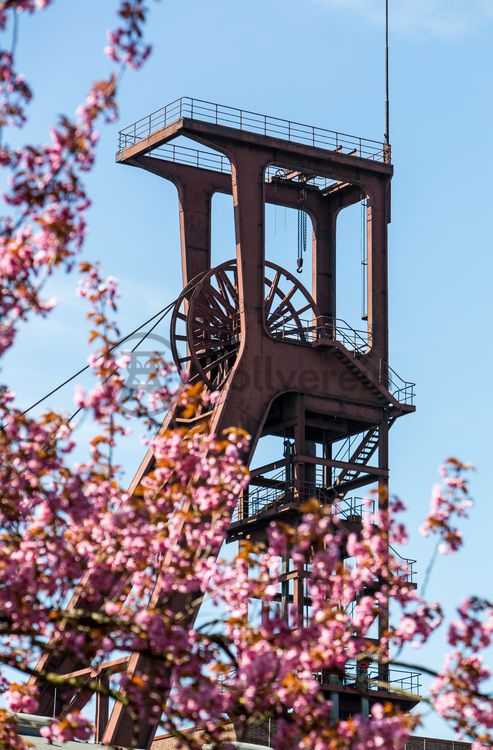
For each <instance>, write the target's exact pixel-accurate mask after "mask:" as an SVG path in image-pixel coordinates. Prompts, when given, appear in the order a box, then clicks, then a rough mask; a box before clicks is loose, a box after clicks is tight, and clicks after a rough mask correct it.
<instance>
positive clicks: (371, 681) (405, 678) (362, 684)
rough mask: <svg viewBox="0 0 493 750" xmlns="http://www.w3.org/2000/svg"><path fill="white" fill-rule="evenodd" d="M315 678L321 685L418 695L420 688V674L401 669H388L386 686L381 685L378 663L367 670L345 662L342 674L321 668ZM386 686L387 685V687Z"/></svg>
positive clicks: (356, 663) (356, 664)
mask: <svg viewBox="0 0 493 750" xmlns="http://www.w3.org/2000/svg"><path fill="white" fill-rule="evenodd" d="M314 676H315V678H316V679H317V681H318V682H319V683H320V684H321V685H327V686H330V685H334V686H336V685H343V686H344V687H359V688H362V689H368V690H380V691H385V690H387V691H388V692H390V693H392V692H397V693H411V694H412V695H419V694H420V690H421V674H420V673H419V672H410V671H407V670H403V669H393V668H390V669H389V676H388V681H387V682H386V687H384V686H383V685H382V681H380V678H379V674H378V665H376V664H374V665H370V667H369V669H368V671H363V670H361V668H360V667H359V665H358V662H347V663H346V666H345V669H344V674H343V675H338V674H333V673H330V672H328V671H327V672H326V671H324V670H321V671H320V672H316V673H315V675H314ZM387 686H388V687H387Z"/></svg>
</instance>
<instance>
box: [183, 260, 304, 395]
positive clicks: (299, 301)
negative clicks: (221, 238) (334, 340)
mask: <svg viewBox="0 0 493 750" xmlns="http://www.w3.org/2000/svg"><path fill="white" fill-rule="evenodd" d="M264 285H265V294H264V319H265V323H266V327H267V330H268V331H269V333H270V334H271V335H272V336H274V337H276V338H288V339H291V340H293V339H294V340H296V341H302V342H306V341H309V337H310V333H309V329H310V328H311V326H312V325H313V322H314V320H315V319H316V318H317V315H318V312H317V308H316V305H315V302H314V301H313V299H312V297H311V296H310V294H309V293H308V292H307V290H306V289H305V288H304V287H303V286H302V284H301V283H300V282H299V281H298V279H297V278H296V277H295V276H293V275H292V274H290V273H289V272H288V271H285V270H284V269H283V268H281V267H280V266H277V265H276V264H275V263H271V262H270V261H267V262H266V264H265V275H264ZM171 344H172V350H173V356H174V359H175V363H176V365H177V367H178V368H179V369H180V370H184V369H187V371H188V377H189V379H190V380H191V381H194V380H195V379H197V377H199V378H200V379H202V380H203V381H204V382H205V383H206V384H207V385H208V386H209V387H210V388H212V389H214V390H217V389H218V388H220V387H221V386H222V385H223V383H224V382H225V380H226V378H227V377H228V374H229V373H230V372H231V369H232V367H233V365H234V363H235V361H236V358H237V356H238V349H239V345H240V311H239V294H238V271H237V266H236V261H235V260H231V261H227V262H226V263H223V264H221V265H220V266H217V268H213V269H211V270H210V271H208V272H207V273H205V274H203V276H202V277H201V278H200V279H194V280H193V281H192V282H191V283H190V284H189V285H188V286H187V287H186V288H185V289H184V290H183V292H182V294H181V295H180V298H179V299H178V300H177V303H176V305H175V310H174V313H173V317H172V322H171ZM185 347H186V349H185Z"/></svg>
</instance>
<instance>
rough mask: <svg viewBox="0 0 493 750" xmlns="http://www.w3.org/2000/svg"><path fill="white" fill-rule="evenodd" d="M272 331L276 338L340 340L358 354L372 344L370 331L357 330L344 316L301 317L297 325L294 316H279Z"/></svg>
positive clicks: (364, 351) (362, 352)
mask: <svg viewBox="0 0 493 750" xmlns="http://www.w3.org/2000/svg"><path fill="white" fill-rule="evenodd" d="M270 333H271V334H272V335H273V336H274V337H275V338H282V339H288V340H290V341H302V342H306V341H310V342H312V341H320V340H321V339H330V340H332V341H339V342H340V343H341V344H342V345H343V346H344V347H345V348H346V349H348V350H349V351H351V352H354V353H357V354H366V352H367V351H368V350H369V348H370V346H371V333H370V332H369V331H357V330H355V329H354V328H351V326H350V325H349V323H347V322H346V321H345V320H343V319H342V318H327V317H320V318H317V320H315V321H314V320H303V319H300V320H299V323H298V324H297V325H295V324H293V322H292V318H291V319H287V318H286V320H283V318H279V319H278V320H277V321H276V323H275V327H272V328H271V329H270Z"/></svg>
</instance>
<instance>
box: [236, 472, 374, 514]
mask: <svg viewBox="0 0 493 750" xmlns="http://www.w3.org/2000/svg"><path fill="white" fill-rule="evenodd" d="M270 479H274V478H273V477H271V478H270ZM275 479H276V480H277V481H278V482H279V485H280V486H279V487H258V488H257V489H255V490H253V491H252V490H251V489H249V490H248V492H247V493H246V494H245V495H243V496H242V497H241V498H240V500H239V502H238V504H237V506H236V508H235V510H234V512H233V516H232V519H231V521H232V523H235V522H236V521H240V520H244V519H246V518H251V517H253V516H256V515H258V514H260V513H262V512H263V511H264V510H275V509H276V507H282V506H284V505H286V504H288V503H297V504H298V503H299V504H302V503H304V502H306V501H307V500H310V499H312V498H316V499H317V500H320V501H321V502H322V503H324V504H330V509H331V511H332V513H333V514H334V515H336V516H339V517H341V518H344V519H345V520H348V519H350V518H356V517H361V516H362V515H363V514H365V513H370V514H371V513H374V512H375V503H374V502H373V500H372V501H370V502H366V501H365V500H364V499H363V498H361V497H341V498H337V499H335V500H332V499H330V500H329V498H328V495H327V492H326V491H325V490H324V488H323V487H321V486H318V485H315V486H314V485H313V484H312V483H311V482H300V481H298V482H285V481H283V478H281V477H280V476H279V475H276V477H275Z"/></svg>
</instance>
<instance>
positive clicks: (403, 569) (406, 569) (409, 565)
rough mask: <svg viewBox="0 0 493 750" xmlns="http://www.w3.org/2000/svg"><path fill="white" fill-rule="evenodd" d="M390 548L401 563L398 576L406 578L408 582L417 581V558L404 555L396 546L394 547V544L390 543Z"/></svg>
mask: <svg viewBox="0 0 493 750" xmlns="http://www.w3.org/2000/svg"><path fill="white" fill-rule="evenodd" d="M389 548H390V550H391V552H392V555H393V556H394V558H395V559H396V560H397V562H398V564H399V570H398V574H397V577H398V578H399V579H403V580H405V581H406V582H407V583H415V577H416V573H417V571H416V568H415V565H416V560H413V559H411V558H410V557H403V556H402V555H401V554H399V552H397V550H396V549H395V548H394V547H392V545H389Z"/></svg>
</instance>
